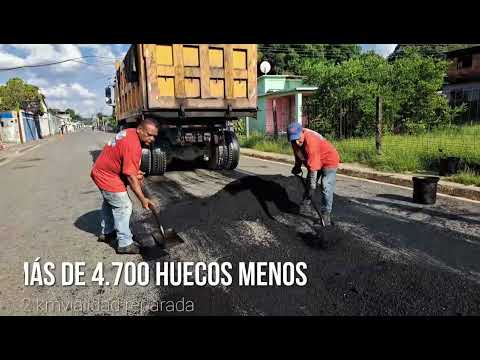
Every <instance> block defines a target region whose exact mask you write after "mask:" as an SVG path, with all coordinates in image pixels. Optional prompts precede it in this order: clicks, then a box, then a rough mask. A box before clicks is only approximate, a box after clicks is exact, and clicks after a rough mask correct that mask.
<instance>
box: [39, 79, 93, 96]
mask: <svg viewBox="0 0 480 360" xmlns="http://www.w3.org/2000/svg"><path fill="white" fill-rule="evenodd" d="M41 91H42V93H43V94H44V95H45V96H46V97H48V98H56V99H65V98H76V99H93V98H95V97H96V95H95V94H94V93H93V92H91V91H90V90H88V89H87V88H85V87H84V86H83V85H81V84H79V83H73V84H59V85H56V86H53V87H47V88H41Z"/></svg>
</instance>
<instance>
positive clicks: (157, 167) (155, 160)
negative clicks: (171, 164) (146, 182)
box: [151, 147, 167, 175]
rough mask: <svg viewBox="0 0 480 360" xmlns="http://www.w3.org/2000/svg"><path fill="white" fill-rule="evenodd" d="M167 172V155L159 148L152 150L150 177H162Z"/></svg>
mask: <svg viewBox="0 0 480 360" xmlns="http://www.w3.org/2000/svg"><path fill="white" fill-rule="evenodd" d="M166 170H167V153H166V152H165V150H164V149H162V148H161V147H154V148H153V149H152V167H151V174H152V175H163V174H165V171H166Z"/></svg>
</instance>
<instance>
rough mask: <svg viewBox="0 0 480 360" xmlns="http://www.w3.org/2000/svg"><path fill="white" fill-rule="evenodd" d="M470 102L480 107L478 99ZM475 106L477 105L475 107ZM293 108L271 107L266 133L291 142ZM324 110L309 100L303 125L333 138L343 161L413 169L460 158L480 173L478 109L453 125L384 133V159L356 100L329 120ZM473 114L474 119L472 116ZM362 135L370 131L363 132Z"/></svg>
mask: <svg viewBox="0 0 480 360" xmlns="http://www.w3.org/2000/svg"><path fill="white" fill-rule="evenodd" d="M471 103H472V104H473V103H474V104H475V105H478V102H473V101H471ZM473 108H474V107H473V106H472V107H471V109H473ZM290 110H291V109H288V110H287V111H278V110H277V111H275V112H273V109H269V108H267V109H263V111H265V112H269V111H270V114H266V115H265V135H266V136H269V137H270V136H274V135H275V133H276V134H277V135H278V138H279V139H280V140H284V141H286V136H285V135H284V134H285V133H286V131H287V127H288V124H289V123H291V122H292V121H296V120H295V116H294V113H292V111H290ZM319 110H320V109H319V108H318V105H312V104H304V105H303V106H302V124H303V125H304V126H305V127H307V128H311V129H313V130H315V131H317V132H319V133H321V134H322V135H324V136H325V137H326V138H327V139H328V140H330V141H331V142H333V143H334V144H335V146H336V147H337V148H338V149H339V152H340V154H341V156H342V161H344V162H363V163H364V162H368V161H372V162H373V161H384V162H385V164H384V165H385V166H384V167H385V169H389V168H391V169H393V170H402V171H408V170H412V171H413V170H415V169H430V170H436V169H438V166H439V161H440V160H439V159H440V158H442V157H459V158H460V159H461V165H462V167H463V168H464V169H470V170H473V171H476V172H480V119H478V115H479V114H478V113H477V112H475V111H473V110H471V111H470V112H469V113H467V115H464V116H463V117H462V118H460V119H458V121H457V122H456V123H455V124H451V125H449V126H448V127H443V128H430V129H422V130H421V131H418V132H417V133H414V134H407V133H402V132H401V131H398V132H396V133H392V132H390V133H389V132H386V133H384V134H383V136H382V148H381V153H382V155H383V156H382V157H381V158H380V160H379V158H378V157H376V156H375V155H376V154H377V148H376V142H375V136H374V134H375V131H374V129H375V121H372V122H371V124H366V123H365V121H363V122H362V121H361V115H360V114H359V112H358V111H357V110H356V108H355V107H354V106H353V105H352V104H351V103H344V104H341V105H340V106H339V108H338V109H336V111H334V112H333V113H332V114H331V117H330V120H329V121H328V122H326V121H325V120H324V119H322V118H321V116H320V115H319V114H320V113H321V112H320V111H319ZM468 114H471V115H472V116H473V117H472V118H471V117H468V116H470V115H468ZM332 119H334V120H333V121H332ZM472 125H473V126H472ZM359 127H364V128H363V129H360V128H359ZM359 133H360V134H365V133H367V134H371V135H369V136H360V135H358V134H359ZM399 164H400V165H399Z"/></svg>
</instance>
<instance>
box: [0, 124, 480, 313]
mask: <svg viewBox="0 0 480 360" xmlns="http://www.w3.org/2000/svg"><path fill="white" fill-rule="evenodd" d="M111 136H112V135H110V134H102V133H95V134H92V133H90V132H86V133H76V134H70V135H68V136H66V137H65V139H64V140H63V141H61V140H58V141H56V142H53V143H51V144H49V145H48V146H42V147H40V148H38V149H35V150H33V151H32V152H29V153H28V154H25V155H24V156H23V157H22V158H20V159H17V160H16V161H15V162H12V163H10V164H7V165H5V166H3V167H0V176H2V185H3V188H2V191H1V193H0V230H1V232H0V233H1V234H2V238H1V240H0V241H1V242H0V244H1V246H2V251H1V252H0V285H1V286H0V288H1V299H2V304H1V313H2V314H8V313H18V314H22V313H43V312H42V311H33V310H32V309H31V306H30V305H31V304H30V303H29V302H32V301H33V299H35V300H37V299H42V300H48V299H52V298H54V299H63V301H68V300H79V299H90V300H91V299H100V300H102V301H103V300H109V301H112V300H119V301H125V300H126V299H127V300H128V299H129V300H131V301H134V300H139V299H140V300H142V301H146V302H155V301H157V302H158V301H168V300H172V301H178V300H180V299H182V298H183V299H185V300H191V301H193V302H194V304H195V312H194V314H201V315H205V314H219V315H230V314H234V315H237V314H238V315H243V314H248V315H470V314H479V313H480V261H479V259H480V210H479V206H478V205H479V204H478V203H473V202H467V201H462V200H457V199H452V198H444V197H440V198H439V199H438V202H437V204H436V205H434V206H420V205H416V204H413V203H411V201H410V197H411V191H410V190H405V189H402V188H398V187H393V186H390V185H382V184H378V183H373V182H368V181H362V180H356V179H351V178H347V177H339V178H338V186H337V188H338V189H337V194H336V198H335V215H336V216H335V220H336V224H337V227H338V228H339V234H340V235H339V238H340V241H339V243H338V244H337V245H336V246H335V247H333V248H331V249H327V250H322V249H318V248H314V247H312V246H311V245H310V238H311V236H310V235H309V234H310V233H311V226H312V224H313V220H312V219H313V217H314V214H313V213H311V212H304V211H302V212H300V213H299V212H298V207H297V206H296V204H297V203H298V202H299V200H300V197H301V192H300V191H299V183H298V180H297V179H295V178H294V177H292V176H290V175H289V171H290V167H289V166H286V165H283V164H277V163H273V162H267V161H262V160H257V159H251V158H247V157H243V158H242V159H241V162H240V166H239V168H238V170H237V171H233V172H231V171H224V172H212V171H208V170H206V169H191V168H190V169H189V168H188V167H186V166H180V165H179V166H177V167H176V168H175V167H174V168H172V169H170V171H169V172H168V173H167V175H166V176H164V177H151V178H149V179H148V181H147V186H148V188H149V190H150V191H151V193H153V194H154V197H155V200H156V201H157V202H158V203H159V204H160V206H161V219H162V222H163V223H164V224H165V225H166V226H169V227H173V228H175V229H176V230H177V231H178V232H179V233H180V235H181V236H182V237H183V239H184V240H185V243H183V244H180V245H177V246H174V247H172V248H169V249H168V250H167V253H164V252H161V251H152V250H148V249H147V250H146V251H145V252H144V254H143V255H142V256H127V257H125V256H119V255H116V254H115V253H114V252H113V251H112V249H111V248H110V247H109V246H108V245H105V244H99V243H97V242H96V238H95V233H96V232H97V231H98V215H99V212H98V208H99V204H100V197H99V194H98V192H97V190H96V189H95V186H94V185H93V184H92V182H91V181H90V179H89V177H88V173H89V168H90V166H91V163H92V155H95V154H96V153H98V149H100V148H101V146H102V144H103V143H104V142H105V141H106V140H107V139H108V138H109V137H111ZM135 206H136V208H135V214H134V215H135V216H134V220H135V221H134V224H133V227H134V229H135V231H136V232H137V234H139V235H141V234H142V233H145V232H149V231H150V230H151V229H152V228H153V226H154V225H153V221H152V218H151V215H150V214H149V212H145V211H143V210H141V209H140V207H139V206H138V203H137V202H135ZM146 245H148V244H146ZM37 256H41V257H42V259H48V260H50V261H53V262H55V263H60V262H62V261H85V262H86V263H87V264H96V263H97V262H98V261H103V262H104V263H106V264H109V263H110V262H111V261H125V260H127V259H128V260H131V261H132V260H133V261H142V260H145V261H147V262H149V263H150V264H153V262H155V261H178V262H185V261H194V262H198V261H205V262H209V261H219V262H225V261H229V262H231V263H232V264H234V266H236V264H238V262H242V261H243V262H248V261H267V262H294V263H296V262H301V261H303V262H305V263H306V264H307V265H308V269H307V270H306V271H305V272H306V274H307V276H308V283H307V285H306V286H304V287H298V286H292V287H275V286H272V287H239V286H237V285H235V284H236V283H237V281H236V277H235V276H234V281H233V285H231V286H228V287H221V286H219V287H209V286H205V287H186V286H185V287H182V286H180V287H173V286H162V287H155V286H154V285H153V284H152V285H150V286H145V287H141V286H133V287H127V286H119V287H112V286H110V287H108V286H104V287H99V286H85V287H70V288H62V287H60V286H52V287H25V286H23V271H22V266H23V262H24V261H33V260H34V259H35V257H37ZM106 271H107V273H106V274H105V276H106V277H107V276H111V275H112V273H113V269H111V268H109V267H108V266H106ZM232 273H235V272H234V271H233V272H232ZM23 299H26V300H23ZM34 310H35V309H34ZM36 310H38V309H36ZM78 312H79V311H66V313H78ZM53 313H58V311H56V312H55V311H53ZM80 313H82V311H80ZM84 313H89V314H91V313H94V314H118V313H120V314H122V313H128V314H137V313H142V311H138V310H135V309H134V310H132V309H125V310H122V311H120V312H117V311H112V310H104V311H101V310H100V311H99V310H93V311H92V310H90V311H84ZM150 314H155V311H152V312H150ZM160 314H165V312H160ZM189 314H190V315H191V313H189Z"/></svg>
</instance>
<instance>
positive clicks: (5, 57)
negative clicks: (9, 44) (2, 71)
mask: <svg viewBox="0 0 480 360" xmlns="http://www.w3.org/2000/svg"><path fill="white" fill-rule="evenodd" d="M22 65H25V59H22V58H21V57H19V56H16V55H13V54H9V53H7V52H3V51H1V49H0V67H2V68H8V67H15V66H22Z"/></svg>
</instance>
